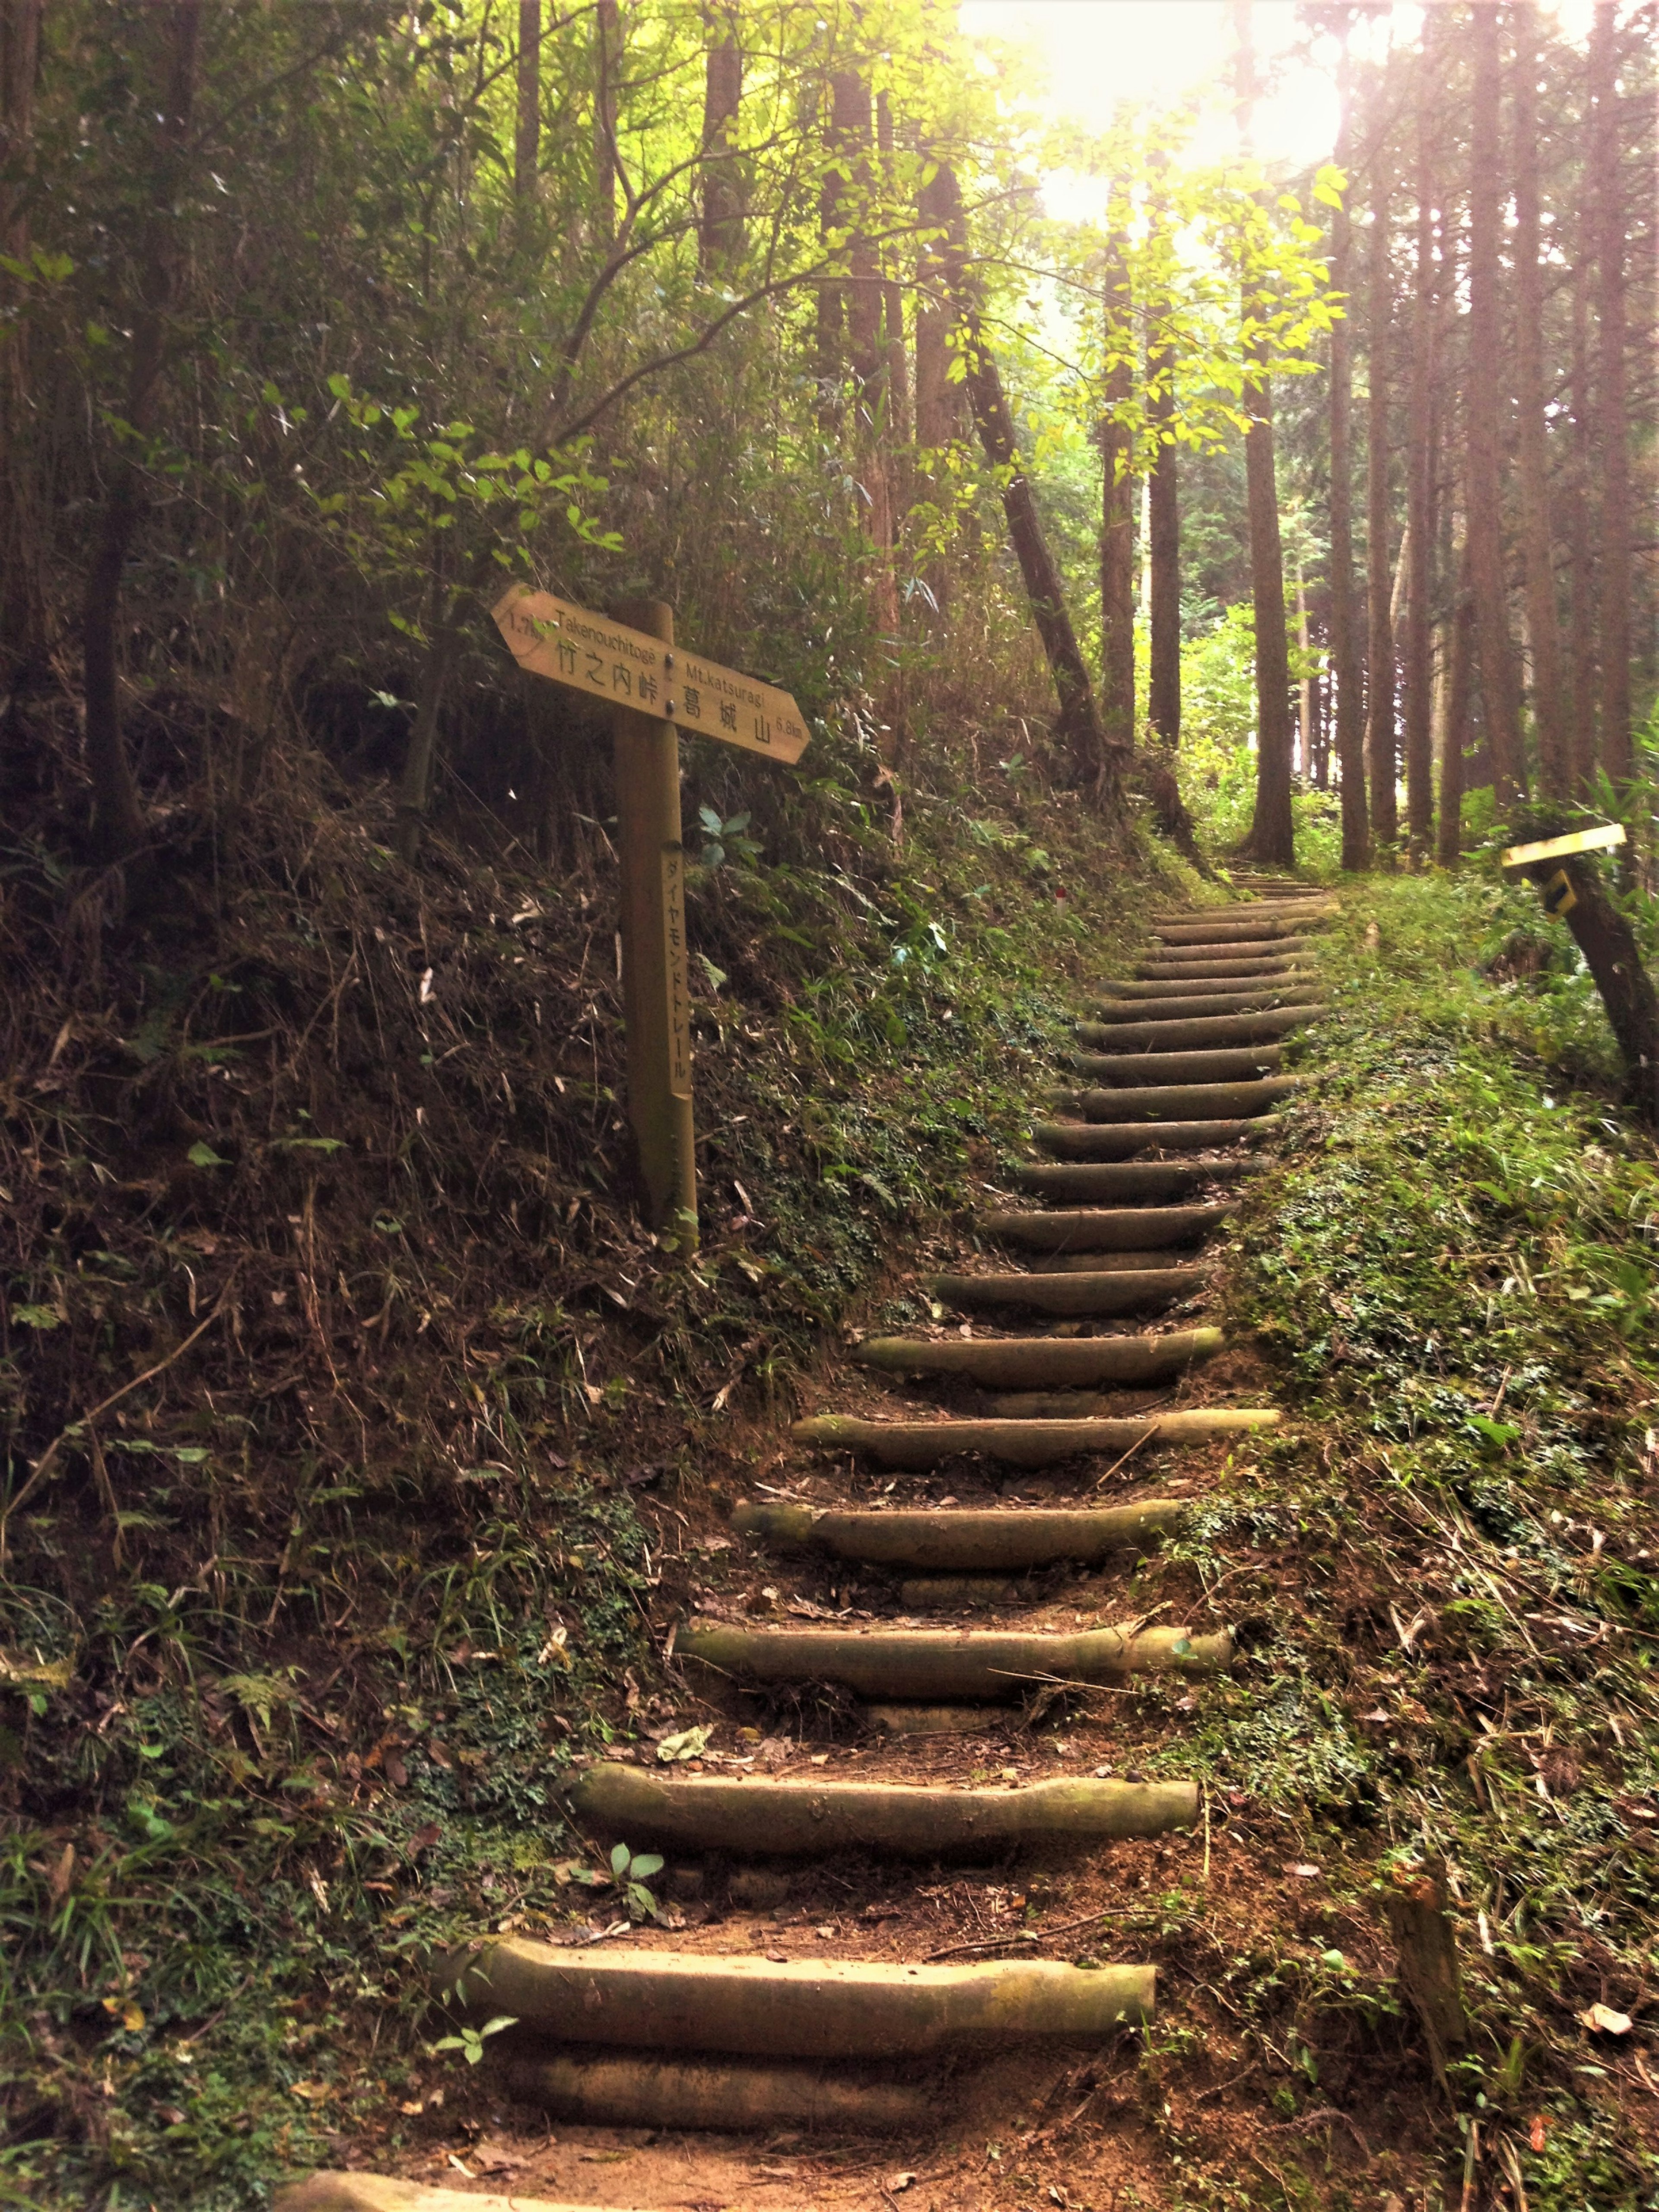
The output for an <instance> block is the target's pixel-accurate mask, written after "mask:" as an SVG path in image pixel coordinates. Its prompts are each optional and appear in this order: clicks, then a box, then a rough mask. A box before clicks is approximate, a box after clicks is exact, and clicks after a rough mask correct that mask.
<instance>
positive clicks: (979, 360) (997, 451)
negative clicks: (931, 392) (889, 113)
mask: <svg viewBox="0 0 1659 2212" xmlns="http://www.w3.org/2000/svg"><path fill="white" fill-rule="evenodd" d="M939 178H940V180H941V184H942V187H943V189H942V191H941V195H940V204H941V205H942V206H943V207H944V208H945V210H946V220H947V227H948V242H947V248H946V251H947V258H948V263H949V276H948V283H949V288H950V291H951V297H952V299H953V301H954V302H955V303H956V305H957V310H958V313H959V316H960V322H961V328H962V333H963V363H964V366H965V368H966V371H967V374H966V377H965V379H964V381H965V383H966V385H967V389H968V402H969V406H970V407H971V408H972V410H973V415H974V424H975V428H976V429H977V430H978V432H979V440H980V444H981V447H983V448H984V453H985V458H986V459H987V461H989V463H990V464H991V466H992V467H993V468H994V470H996V471H998V472H999V474H1000V475H1001V477H1003V489H1002V510H1003V513H1004V515H1005V517H1006V520H1007V524H1008V540H1009V543H1010V544H1011V545H1012V547H1013V550H1014V557H1015V559H1016V560H1017V561H1018V563H1019V572H1020V576H1021V578H1022V580H1023V581H1024V586H1025V592H1026V597H1027V599H1029V600H1030V606H1031V617H1032V619H1033V621H1034V622H1035V623H1036V629H1037V635H1038V636H1039V637H1040V638H1041V639H1042V649H1043V652H1044V653H1045V654H1046V655H1047V658H1048V672H1049V674H1050V675H1051V676H1052V677H1053V678H1054V690H1055V691H1056V693H1057V694H1058V696H1059V699H1060V714H1059V717H1058V719H1057V721H1056V725H1055V728H1056V733H1057V735H1058V736H1059V738H1060V741H1061V743H1062V744H1064V745H1065V747H1066V750H1067V752H1068V753H1069V754H1070V756H1071V761H1072V774H1073V780H1074V781H1075V782H1076V784H1077V785H1078V786H1079V788H1080V789H1082V790H1083V791H1085V792H1086V793H1088V794H1089V795H1090V797H1091V799H1092V801H1093V803H1094V804H1095V805H1096V806H1097V808H1098V809H1099V810H1100V811H1101V812H1102V813H1103V814H1105V815H1107V816H1109V817H1114V818H1115V817H1116V816H1117V815H1118V814H1119V813H1120V812H1121V806H1122V771H1123V764H1124V763H1125V761H1126V759H1127V755H1126V754H1125V753H1124V752H1123V751H1122V750H1121V748H1119V747H1117V746H1115V745H1109V744H1107V741H1106V735H1105V732H1103V729H1102V728H1101V726H1100V716H1099V714H1098V713H1097V710H1096V707H1095V695H1094V687H1093V686H1092V684H1091V683H1090V681H1089V671H1088V667H1087V665H1086V664H1085V660H1084V658H1083V655H1082V653H1081V652H1080V651H1079V647H1078V641H1077V633H1076V632H1075V630H1073V628H1072V617H1071V614H1070V611H1069V610H1068V609H1067V607H1066V593H1065V587H1064V586H1063V585H1062V583H1061V581H1060V570H1059V568H1058V567H1057V566H1056V564H1055V562H1054V556H1053V554H1052V553H1051V552H1050V551H1049V550H1048V539H1047V538H1046V537H1045V536H1044V534H1043V529H1042V519H1041V517H1040V516H1039V515H1038V513H1037V511H1036V501H1035V499H1034V498H1033V497H1032V494H1031V485H1030V478H1029V477H1027V475H1026V473H1025V471H1024V467H1023V466H1022V465H1021V462H1020V458H1019V447H1018V442H1017V441H1016V440H1015V437H1014V423H1013V417H1012V415H1011V414H1010V413H1009V410H1008V401H1007V398H1006V394H1005V392H1004V391H1003V388H1002V379H1001V377H1000V375H999V374H998V373H997V365H996V362H995V361H994V359H993V358H992V356H991V352H990V349H989V348H988V347H987V344H986V343H985V337H984V332H983V331H982V329H981V324H980V315H979V303H978V301H977V299H976V298H975V294H974V291H973V289H972V286H971V284H970V283H969V276H968V265H967V225H966V219H965V217H964V216H963V206H962V195H961V192H960V191H959V189H958V187H957V180H956V177H955V174H954V173H953V172H951V170H949V169H947V168H946V167H945V166H944V164H943V163H941V164H940V167H939Z"/></svg>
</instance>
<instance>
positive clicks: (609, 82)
mask: <svg viewBox="0 0 1659 2212" xmlns="http://www.w3.org/2000/svg"><path fill="white" fill-rule="evenodd" d="M621 74H622V17H621V14H620V10H619V9H618V5H617V0H594V9H593V228H594V234H595V236H596V237H597V238H598V240H599V243H600V245H602V246H611V245H613V244H614V243H615V240H616V236H617V173H618V167H619V164H618V162H617V80H618V78H619V77H620V76H621Z"/></svg>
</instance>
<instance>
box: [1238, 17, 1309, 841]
mask: <svg viewBox="0 0 1659 2212" xmlns="http://www.w3.org/2000/svg"><path fill="white" fill-rule="evenodd" d="M1233 22H1234V27H1235V33H1236V35H1237V41H1238V54H1237V87H1238V100H1237V105H1238V119H1239V135H1240V137H1241V138H1242V139H1243V143H1244V145H1245V146H1246V148H1248V147H1249V144H1250V137H1251V128H1250V125H1251V116H1252V114H1253V112H1254V109H1255V92H1256V86H1255V46H1254V45H1253V44H1252V42H1251V33H1250V5H1249V0H1235V5H1234V9H1233ZM1240 276H1241V278H1242V280H1243V299H1242V303H1241V305H1242V332H1243V343H1244V355H1245V359H1246V361H1247V362H1250V363H1252V364H1254V365H1255V370H1256V373H1255V374H1251V373H1250V370H1249V369H1248V368H1247V370H1246V381H1245V384H1244V388H1243V392H1242V393H1241V394H1240V398H1241V403H1242V405H1243V412H1244V415H1245V416H1246V418H1247V420H1248V421H1249V426H1250V427H1249V429H1248V430H1247V431H1246V432H1245V434H1244V477H1245V495H1246V501H1247V507H1248V519H1249V532H1250V601H1251V605H1252V607H1253V609H1254V611H1255V815H1254V817H1252V820H1251V823H1250V834H1249V839H1248V840H1247V842H1246V848H1245V849H1246V850H1247V851H1248V852H1249V853H1250V854H1252V855H1253V857H1254V858H1255V859H1256V860H1267V861H1270V862H1272V863H1273V864H1274V865H1275V866H1281V867H1291V866H1294V865H1295V862H1296V824H1295V818H1294V817H1293V816H1292V814H1291V654H1290V641H1289V637H1288V635H1287V634H1286V630H1285V554H1284V548H1283V547H1282V545H1281V544H1280V543H1279V472H1278V469H1277V467H1276V465H1275V463H1274V459H1273V387H1272V385H1271V383H1270V381H1269V379H1268V375H1267V368H1266V366H1265V364H1266V361H1267V338H1266V334H1265V331H1258V329H1257V327H1256V326H1257V325H1258V324H1259V323H1262V322H1265V320H1266V318H1267V315H1268V314H1269V313H1271V310H1272V302H1271V301H1270V300H1269V299H1268V298H1267V295H1266V294H1265V293H1263V292H1262V291H1261V290H1260V289H1258V288H1257V286H1256V285H1255V283H1254V282H1253V281H1252V278H1251V273H1250V270H1249V244H1248V241H1247V242H1246V244H1245V248H1244V253H1243V266H1242V267H1241V270H1240Z"/></svg>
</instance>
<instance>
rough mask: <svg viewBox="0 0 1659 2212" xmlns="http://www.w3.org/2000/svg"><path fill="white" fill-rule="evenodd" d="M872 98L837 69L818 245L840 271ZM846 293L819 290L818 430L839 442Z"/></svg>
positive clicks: (829, 281) (828, 280)
mask: <svg viewBox="0 0 1659 2212" xmlns="http://www.w3.org/2000/svg"><path fill="white" fill-rule="evenodd" d="M869 112H870V95H869V91H868V88H867V87H866V84H865V82H864V81H863V79H862V78H861V77H860V76H859V74H858V72H857V70H836V71H835V72H834V74H833V75H832V76H831V77H830V79H829V128H828V130H827V131H826V133H825V137H824V154H825V162H824V170H823V181H822V183H821V184H820V185H819V186H818V245H819V248H820V251H821V252H823V256H824V258H826V260H828V261H829V262H830V263H831V264H833V266H834V267H835V268H836V270H837V272H839V271H840V270H842V268H843V267H844V266H845V264H846V262H847V258H848V252H847V248H848V240H847V238H846V235H845V233H846V230H847V227H848V215H849V205H850V201H851V192H850V190H849V186H850V184H851V180H852V178H853V175H854V164H855V161H856V158H857V149H858V142H859V121H860V116H862V118H864V123H865V130H866V137H867V136H868V128H869ZM847 320H848V292H847V286H846V283H845V280H844V278H843V277H842V276H841V275H840V274H839V273H837V274H836V275H834V276H827V277H824V278H822V279H821V280H820V281H819V283H818V288H817V385H818V427H819V429H820V431H821V432H822V434H823V436H824V437H825V438H828V439H830V440H832V441H836V442H837V443H838V442H839V441H840V438H841V432H842V416H843V412H844V404H843V392H842V387H843V386H844V384H845V381H846V377H847Z"/></svg>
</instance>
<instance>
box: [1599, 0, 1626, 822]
mask: <svg viewBox="0 0 1659 2212" xmlns="http://www.w3.org/2000/svg"><path fill="white" fill-rule="evenodd" d="M1617 33H1618V11H1617V9H1615V8H1614V7H1613V4H1612V0H1596V7H1595V20H1594V25H1593V27H1592V30H1591V33H1590V89H1591V94H1592V97H1593V99H1594V100H1595V108H1594V111H1593V113H1592V117H1591V122H1590V183H1591V195H1590V196H1591V201H1592V204H1593V205H1594V208H1595V248H1596V256H1595V258H1596V278H1597V283H1596V299H1595V305H1596V324H1597V336H1598V341H1599V343H1598V346H1597V351H1596V363H1595V366H1596V399H1597V406H1596V432H1597V435H1596V441H1595V444H1596V453H1597V457H1598V459H1599V460H1600V463H1601V513H1600V514H1599V515H1598V517H1597V521H1598V524H1599V527H1598V529H1597V532H1596V536H1597V539H1598V541H1599V544H1600V546H1601V701H1600V714H1599V715H1598V718H1597V719H1598V720H1599V721H1600V724H1601V765H1602V767H1603V768H1604V769H1606V770H1607V774H1608V775H1610V776H1611V777H1612V779H1613V781H1614V783H1622V782H1624V781H1626V779H1627V778H1628V776H1629V775H1630V773H1631V768H1632V751H1631V704H1630V567H1631V562H1630V538H1631V530H1630V507H1631V499H1630V442H1629V441H1630V421H1629V409H1628V403H1627V398H1626V377H1625V319H1626V311H1625V204H1624V192H1623V190H1622V188H1621V186H1620V176H1619V137H1620V131H1619V57H1618V52H1617Z"/></svg>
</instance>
